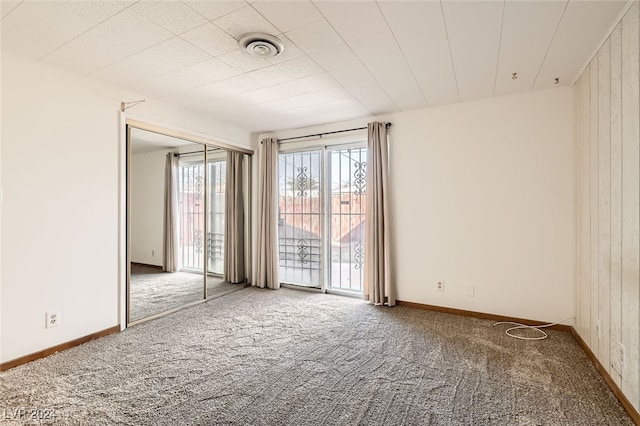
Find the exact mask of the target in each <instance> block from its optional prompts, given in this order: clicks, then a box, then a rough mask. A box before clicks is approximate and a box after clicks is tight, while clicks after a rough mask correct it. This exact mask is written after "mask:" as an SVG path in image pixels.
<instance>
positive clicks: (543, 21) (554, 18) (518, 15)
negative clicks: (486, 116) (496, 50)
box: [495, 1, 567, 95]
mask: <svg viewBox="0 0 640 426" xmlns="http://www.w3.org/2000/svg"><path fill="white" fill-rule="evenodd" d="M566 4H567V2H566V1H561V2H560V1H558V2H528V1H521V2H507V3H505V9H504V19H503V23H502V37H501V42H500V58H499V62H498V75H497V79H496V90H495V94H496V95H506V94H510V93H518V92H524V91H528V90H530V89H531V86H532V85H533V81H534V79H535V77H536V74H537V73H538V70H539V69H540V66H541V65H542V61H543V59H544V56H545V54H546V52H547V48H548V47H549V44H550V43H551V40H552V38H553V35H554V33H555V30H556V27H557V26H558V23H559V22H560V18H561V17H562V13H563V12H564V8H565V6H566ZM531 34H536V37H531ZM514 72H516V73H518V78H517V79H513V78H511V74H512V73H514Z"/></svg>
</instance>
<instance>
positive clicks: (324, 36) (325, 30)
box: [286, 21, 344, 54]
mask: <svg viewBox="0 0 640 426" xmlns="http://www.w3.org/2000/svg"><path fill="white" fill-rule="evenodd" d="M286 36H287V37H289V39H291V41H293V42H294V43H295V44H296V45H297V46H298V47H299V48H301V49H302V50H303V51H305V52H306V53H307V54H311V53H312V52H317V51H322V50H327V49H331V48H332V47H338V46H343V45H344V41H343V40H342V38H340V36H339V35H338V33H337V32H336V31H335V30H334V29H333V27H331V25H329V23H328V22H327V21H318V22H314V23H312V24H309V25H305V26H304V27H301V28H298V29H295V30H292V31H289V32H287V33H286Z"/></svg>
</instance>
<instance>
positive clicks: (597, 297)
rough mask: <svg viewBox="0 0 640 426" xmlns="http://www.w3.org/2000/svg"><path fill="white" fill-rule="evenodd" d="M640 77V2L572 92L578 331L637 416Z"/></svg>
mask: <svg viewBox="0 0 640 426" xmlns="http://www.w3.org/2000/svg"><path fill="white" fill-rule="evenodd" d="M639 73H640V7H639V4H638V2H637V1H636V2H634V3H633V5H632V6H631V8H630V9H629V10H628V11H627V13H626V15H625V16H624V17H623V19H622V21H621V22H620V23H619V24H618V25H617V27H616V28H615V29H614V30H613V33H612V34H611V35H610V37H609V38H608V39H607V40H606V41H605V43H604V44H603V46H602V47H601V48H600V50H599V52H598V53H597V54H596V55H595V56H594V58H593V59H592V61H591V62H590V64H589V65H588V66H587V67H586V69H585V70H584V72H583V73H582V75H581V76H580V78H579V79H578V81H577V82H576V84H575V86H574V94H575V103H574V106H575V116H576V119H575V121H574V123H575V136H576V137H575V142H576V164H577V166H578V167H577V169H578V170H577V186H576V188H577V190H576V192H577V196H578V198H577V206H578V209H577V231H578V232H577V234H578V235H577V239H576V248H577V250H576V251H577V262H576V264H577V285H576V313H577V323H576V329H577V331H578V333H579V334H580V336H581V337H582V339H583V340H584V341H585V342H586V343H587V344H588V345H589V347H590V349H591V351H592V352H593V353H594V354H595V356H596V357H597V358H598V360H599V361H600V363H601V364H602V366H603V367H604V368H605V369H606V370H607V371H608V372H609V375H610V376H611V377H612V378H613V380H614V381H615V383H616V384H617V385H618V386H619V387H620V388H621V390H622V392H623V393H624V394H625V396H626V397H627V399H629V401H630V402H631V403H632V404H633V405H634V406H635V408H636V409H640V390H639V387H640V377H639V370H640V361H639V346H638V344H639V342H638V340H639V338H640V336H639V335H640V272H639V269H640V239H639V237H638V234H639V232H640V220H639V219H638V218H639V216H640V161H639V156H640V107H639V103H640V82H639V80H640V76H639ZM598 324H599V327H598ZM620 344H622V345H623V346H624V348H625V349H624V350H625V354H624V360H622V359H621V357H620Z"/></svg>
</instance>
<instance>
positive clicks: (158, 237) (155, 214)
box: [129, 149, 169, 266]
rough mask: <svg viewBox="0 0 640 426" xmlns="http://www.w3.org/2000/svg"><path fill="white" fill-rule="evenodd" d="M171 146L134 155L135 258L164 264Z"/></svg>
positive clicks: (159, 264)
mask: <svg viewBox="0 0 640 426" xmlns="http://www.w3.org/2000/svg"><path fill="white" fill-rule="evenodd" d="M168 152H169V150H166V149H164V150H158V151H152V152H144V153H140V154H134V155H132V156H131V172H130V175H129V176H130V190H131V243H130V249H131V261H132V262H137V263H144V264H146V265H156V266H162V263H163V256H164V254H163V253H164V250H163V235H164V172H165V161H166V155H167V153H168Z"/></svg>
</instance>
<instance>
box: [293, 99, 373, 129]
mask: <svg viewBox="0 0 640 426" xmlns="http://www.w3.org/2000/svg"><path fill="white" fill-rule="evenodd" d="M287 113H289V114H292V115H294V116H296V117H297V118H298V120H297V121H298V122H300V123H301V125H303V126H308V125H311V124H318V123H320V124H326V123H334V122H336V121H340V120H352V119H355V118H362V117H368V116H369V115H370V113H369V111H368V110H366V109H365V108H362V106H360V105H358V104H357V103H355V102H352V101H347V100H343V101H335V102H328V103H325V104H320V105H314V106H310V107H301V108H294V109H291V110H288V111H287Z"/></svg>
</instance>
